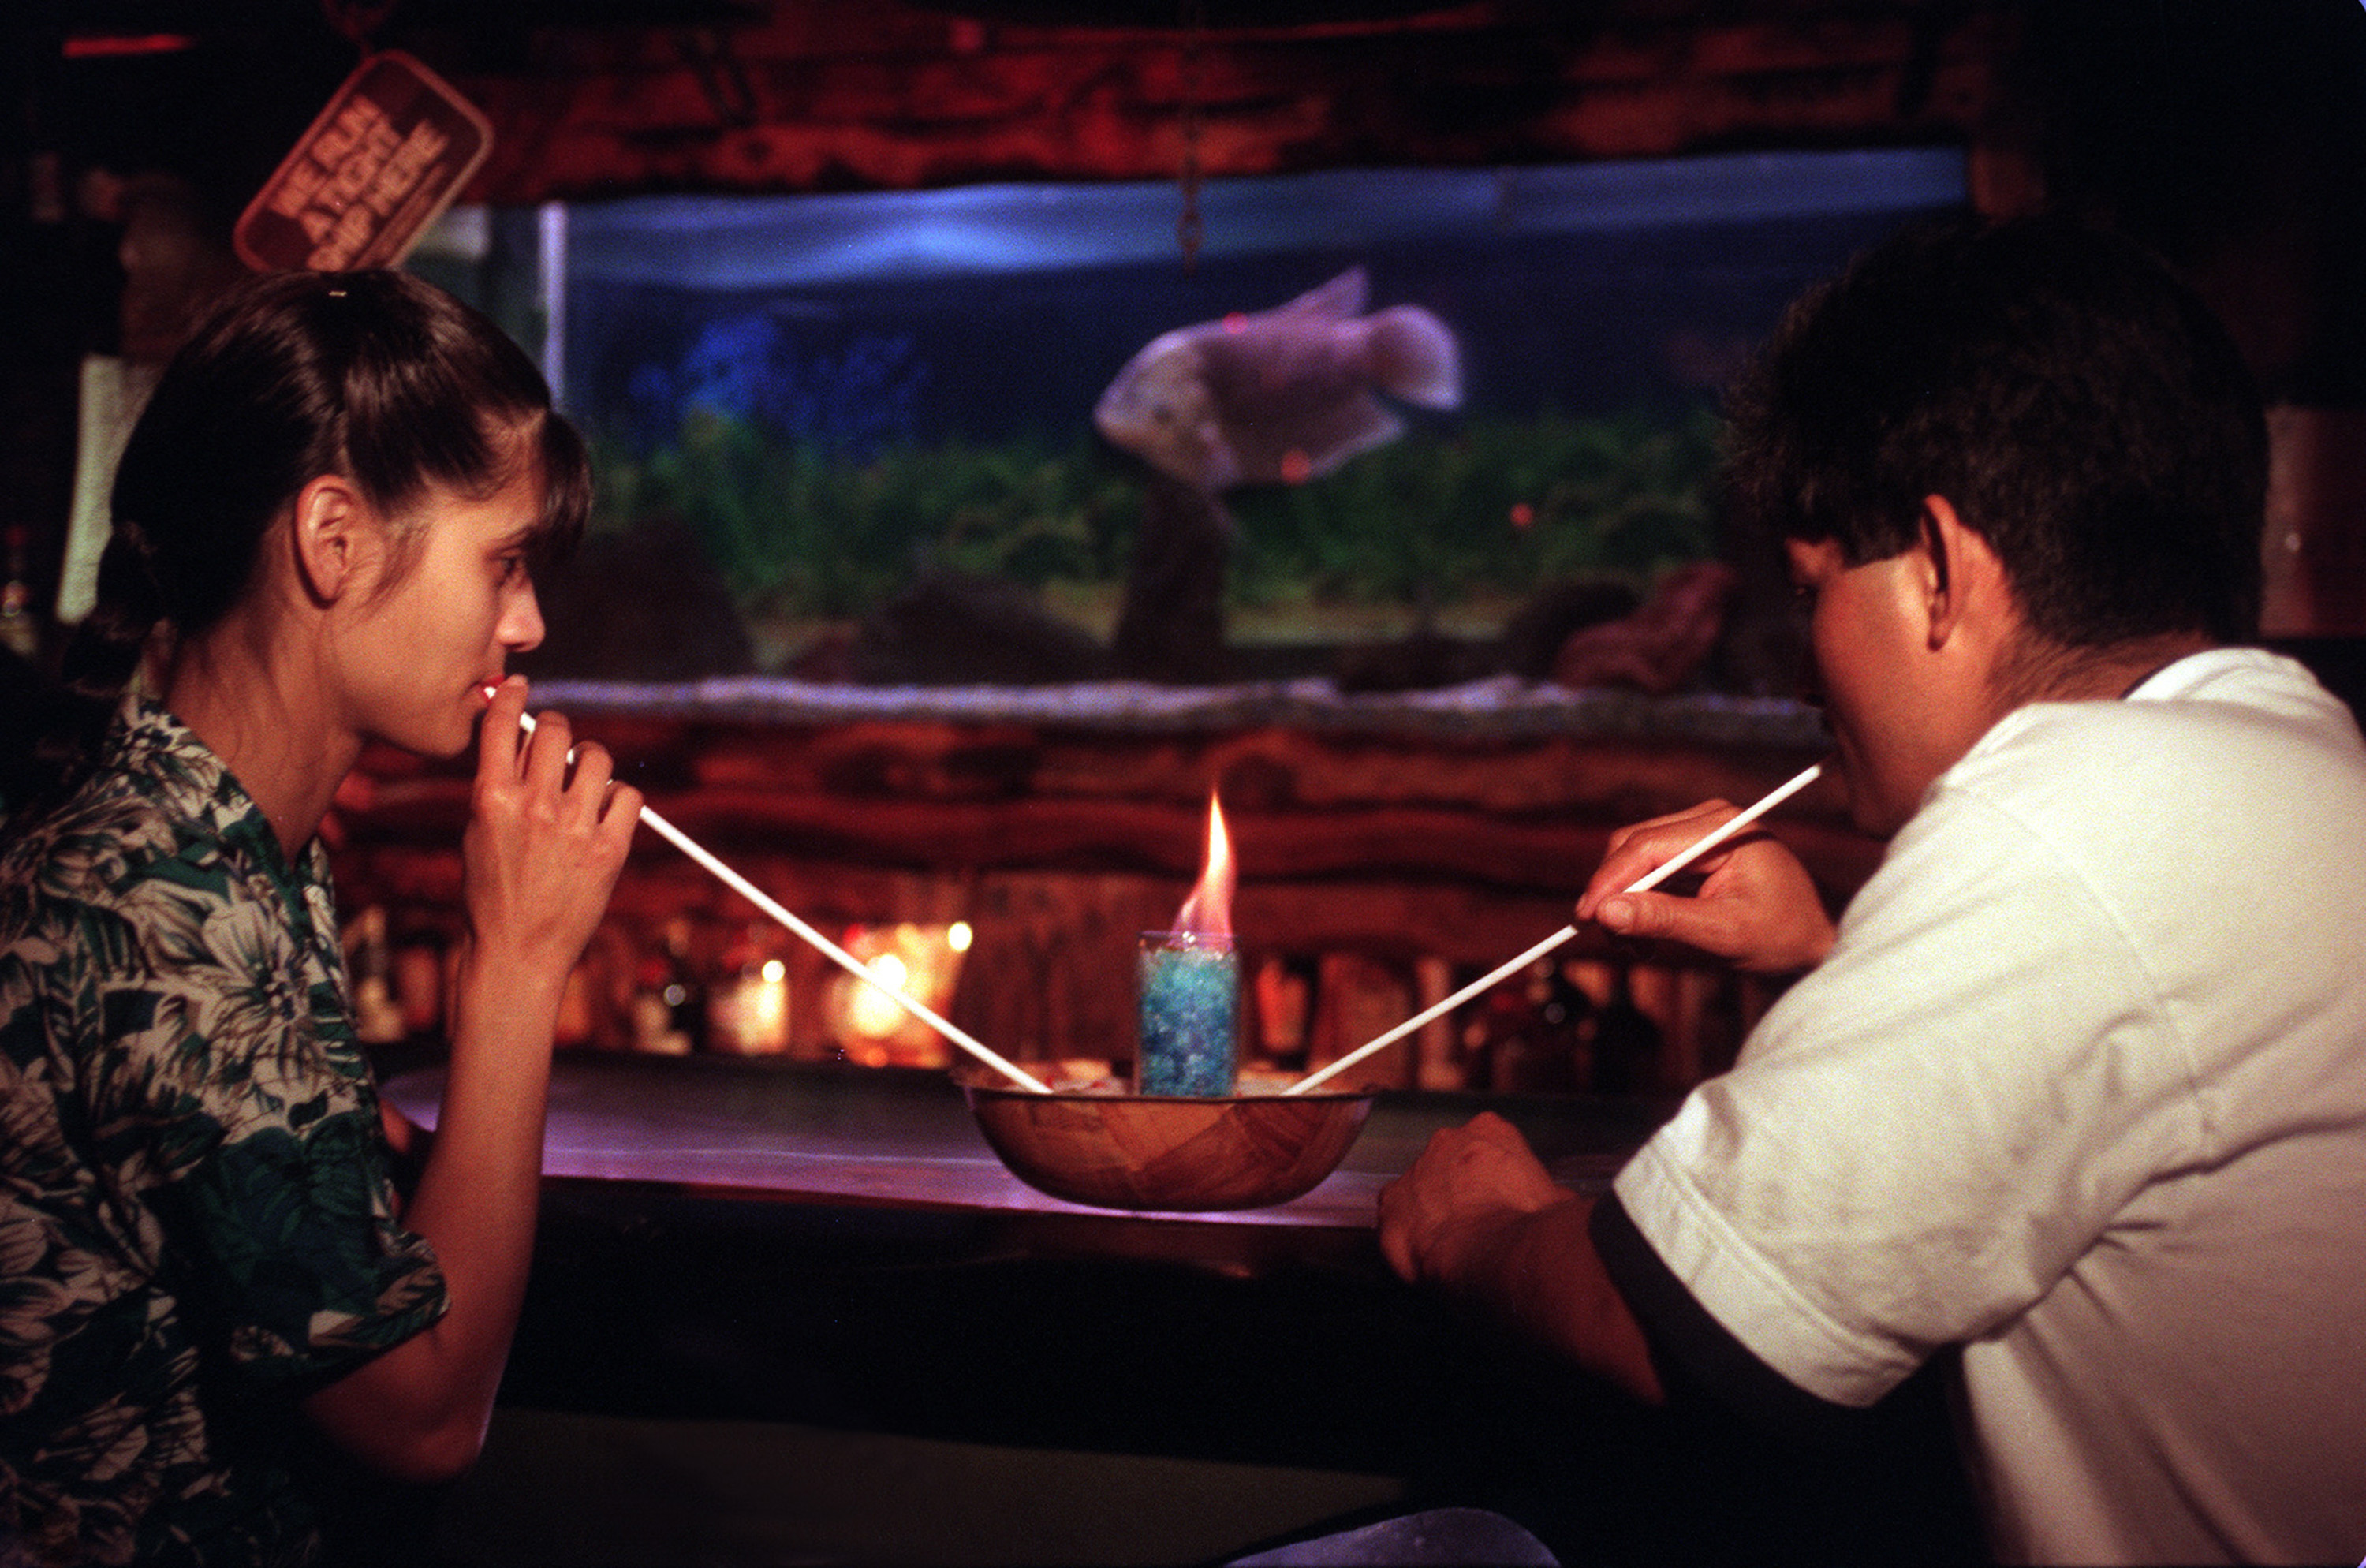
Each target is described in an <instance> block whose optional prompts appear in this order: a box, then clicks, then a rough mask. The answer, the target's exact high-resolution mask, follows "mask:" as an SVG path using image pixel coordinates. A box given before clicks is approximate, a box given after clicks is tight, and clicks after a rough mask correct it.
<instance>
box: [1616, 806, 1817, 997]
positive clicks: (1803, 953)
mask: <svg viewBox="0 0 2366 1568" xmlns="http://www.w3.org/2000/svg"><path fill="white" fill-rule="evenodd" d="M1734 809H1735V808H1734V807H1731V806H1729V805H1728V804H1726V803H1725V802H1724V801H1721V800H1718V801H1711V802H1709V803H1708V804H1707V805H1705V806H1697V807H1694V808H1693V809H1691V810H1690V811H1681V812H1678V813H1676V814H1675V815H1673V816H1670V817H1658V818H1652V819H1651V821H1649V822H1639V823H1637V824H1635V825H1634V826H1633V827H1631V828H1621V829H1619V830H1618V831H1617V832H1616V833H1614V834H1612V835H1611V837H1610V851H1609V853H1607V854H1606V855H1605V856H1603V859H1602V863H1601V864H1600V865H1599V866H1597V867H1595V868H1594V876H1593V878H1592V880H1590V881H1589V882H1587V883H1586V885H1585V892H1584V893H1583V895H1582V896H1581V897H1579V899H1578V901H1577V916H1578V919H1581V920H1593V921H1594V922H1596V923H1598V924H1599V925H1600V926H1601V927H1602V929H1603V930H1605V931H1609V932H1610V933H1611V934H1612V935H1614V936H1624V937H1638V938H1641V939H1643V940H1646V941H1654V942H1680V943H1682V944H1684V946H1686V947H1690V948H1694V949H1696V950H1697V951H1699V952H1702V953H1708V954H1710V955H1711V956H1713V957H1717V958H1721V959H1724V960H1725V961H1726V962H1727V963H1729V964H1732V965H1734V966H1735V967H1736V968H1739V969H1747V970H1750V971H1752V973H1754V974H1761V975H1795V974H1797V973H1799V972H1800V971H1802V970H1806V969H1812V968H1814V967H1815V966H1816V965H1817V964H1820V963H1822V962H1823V958H1824V954H1825V953H1829V952H1831V946H1832V937H1833V928H1832V922H1831V917H1830V916H1829V915H1827V914H1825V913H1824V906H1823V900H1822V899H1821V898H1820V897H1819V896H1818V895H1817V892H1816V885H1815V881H1814V879H1813V878H1811V877H1810V876H1808V868H1807V867H1806V866H1804V865H1802V864H1800V863H1799V859H1798V857H1797V855H1794V854H1793V853H1792V852H1790V851H1789V850H1787V849H1785V848H1784V847H1783V846H1782V845H1781V844H1780V843H1778V842H1776V841H1775V840H1774V839H1772V838H1769V837H1767V836H1766V835H1765V834H1763V833H1759V832H1744V833H1741V834H1739V835H1737V836H1736V837H1735V838H1734V840H1733V841H1732V842H1730V843H1729V844H1725V845H1721V846H1719V847H1718V849H1716V850H1713V851H1711V852H1709V853H1707V854H1706V855H1704V856H1702V857H1701V859H1700V860H1699V861H1698V862H1697V863H1696V869H1697V870H1699V871H1700V872H1702V873H1703V874H1704V875H1703V878H1702V881H1701V885H1700V889H1699V891H1698V892H1697V893H1696V894H1694V895H1693V896H1692V897H1676V896H1674V895H1671V894H1666V893H1628V892H1626V891H1624V889H1625V888H1627V887H1628V886H1631V885H1632V884H1633V883H1634V882H1635V880H1636V879H1637V878H1638V877H1640V876H1643V875H1644V874H1647V873H1649V872H1651V871H1652V870H1654V869H1656V868H1657V867H1659V866H1660V865H1662V863H1665V862H1667V861H1670V860H1673V859H1674V858H1675V857H1676V855H1678V854H1679V853H1681V852H1683V851H1684V849H1686V848H1687V847H1688V846H1690V845H1691V844H1692V843H1693V842H1694V841H1695V840H1697V839H1699V838H1700V837H1701V835H1702V834H1704V833H1707V832H1709V831H1711V830H1712V829H1715V828H1717V827H1718V825H1719V824H1720V823H1722V822H1724V821H1725V820H1726V819H1727V818H1730V817H1731V816H1733V814H1734Z"/></svg>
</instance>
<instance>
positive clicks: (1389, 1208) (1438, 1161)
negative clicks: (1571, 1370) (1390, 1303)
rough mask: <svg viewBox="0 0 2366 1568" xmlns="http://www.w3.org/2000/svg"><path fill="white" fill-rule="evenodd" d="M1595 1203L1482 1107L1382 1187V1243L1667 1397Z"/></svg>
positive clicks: (1520, 1322) (1595, 1365)
mask: <svg viewBox="0 0 2366 1568" xmlns="http://www.w3.org/2000/svg"><path fill="white" fill-rule="evenodd" d="M1593 1208H1594V1203H1593V1201H1592V1200H1591V1199H1587V1198H1583V1197H1580V1196H1579V1195H1578V1194H1576V1193H1574V1192H1572V1191H1570V1190H1568V1189H1566V1188H1563V1187H1559V1186H1556V1185H1554V1183H1553V1180H1552V1178H1551V1177H1550V1176H1549V1175H1548V1174H1547V1173H1546V1171H1545V1168H1544V1167H1543V1165H1542V1164H1540V1163H1539V1162H1538V1159H1537V1157H1536V1156H1535V1155H1534V1154H1533V1153H1531V1152H1530V1150H1529V1148H1528V1145H1527V1141H1526V1140H1524V1139H1523V1138H1522V1137H1521V1136H1520V1134H1519V1133H1518V1132H1517V1131H1516V1130H1515V1128H1514V1127H1513V1126H1512V1124H1511V1123H1510V1122H1506V1121H1504V1119H1503V1118H1502V1117H1500V1116H1497V1115H1495V1114H1494V1113H1493V1112H1492V1111H1482V1112H1481V1113H1480V1114H1479V1116H1478V1117H1477V1118H1476V1119H1474V1120H1473V1121H1471V1122H1470V1123H1469V1124H1468V1125H1465V1126H1462V1127H1458V1128H1451V1129H1448V1131H1446V1132H1442V1133H1439V1134H1436V1135H1435V1136H1434V1137H1432V1138H1431V1139H1430V1141H1429V1146H1428V1147H1427V1148H1425V1149H1424V1150H1423V1151H1422V1154H1421V1157H1420V1158H1419V1159H1417V1160H1415V1161H1414V1164H1413V1168H1411V1169H1409V1170H1407V1171H1406V1172H1405V1173H1404V1175H1403V1176H1402V1177H1400V1178H1398V1179H1396V1180H1395V1181H1392V1182H1391V1183H1390V1184H1389V1185H1388V1187H1387V1188H1386V1189H1385V1190H1382V1192H1381V1193H1380V1250H1381V1251H1382V1252H1383V1253H1384V1254H1386V1256H1387V1258H1388V1260H1389V1263H1390V1266H1391V1267H1392V1268H1394V1269H1396V1271H1397V1272H1398V1273H1399V1274H1401V1275H1403V1277H1404V1278H1405V1279H1406V1280H1409V1281H1411V1282H1413V1283H1415V1284H1428V1285H1435V1286H1437V1287H1438V1288H1440V1289H1442V1290H1443V1291H1445V1292H1447V1293H1448V1295H1451V1296H1453V1297H1455V1298H1457V1299H1458V1300H1459V1301H1461V1302H1463V1303H1466V1304H1468V1305H1470V1306H1471V1307H1472V1308H1474V1309H1476V1310H1478V1311H1480V1312H1482V1313H1485V1314H1489V1315H1491V1316H1493V1317H1497V1318H1500V1319H1502V1320H1504V1322H1505V1323H1507V1324H1508V1325H1511V1326H1512V1327H1513V1328H1514V1329H1515V1331H1517V1332H1519V1333H1520V1334H1522V1335H1525V1336H1526V1337H1528V1338H1530V1339H1533V1340H1535V1341H1536V1342H1537V1343H1538V1344H1540V1345H1543V1346H1545V1347H1546V1348H1549V1349H1553V1350H1557V1351H1559V1352H1560V1353H1561V1354H1562V1355H1565V1356H1567V1357H1569V1358H1570V1359H1572V1360H1573V1361H1575V1362H1577V1363H1578V1364H1579V1365H1580V1366H1583V1367H1584V1368H1586V1369H1587V1370H1588V1371H1592V1372H1594V1373H1595V1374H1596V1375H1598V1376H1601V1377H1604V1378H1607V1379H1608V1380H1610V1381H1611V1382H1615V1383H1617V1384H1618V1385H1619V1386H1620V1387H1622V1388H1624V1389H1626V1390H1627V1391H1628V1392H1629V1393H1633V1394H1634V1395H1635V1396H1636V1397H1637V1398H1639V1399H1641V1400H1644V1401H1647V1402H1648V1403H1651V1404H1659V1403H1660V1402H1661V1401H1662V1398H1663V1393H1662V1389H1661V1386H1660V1378H1659V1374H1658V1372H1657V1371H1655V1370H1654V1369H1653V1368H1652V1365H1651V1351H1650V1349H1649V1348H1648V1347H1647V1346H1646V1345H1645V1343H1644V1339H1643V1330H1642V1327H1641V1325H1639V1324H1638V1323H1637V1322H1636V1320H1635V1315H1634V1314H1633V1313H1632V1312H1630V1311H1629V1310H1628V1305H1627V1303H1626V1301H1625V1299H1624V1298H1623V1297H1621V1296H1620V1295H1619V1293H1618V1290H1617V1286H1615V1285H1613V1284H1612V1283H1611V1280H1610V1276H1609V1275H1608V1274H1607V1273H1606V1271H1605V1270H1604V1269H1603V1267H1602V1259H1601V1258H1600V1257H1599V1256H1598V1255H1597V1254H1596V1253H1595V1251H1594V1242H1593V1238H1592V1237H1591V1235H1589V1234H1588V1231H1587V1220H1588V1218H1589V1216H1590V1215H1591V1213H1592V1212H1593Z"/></svg>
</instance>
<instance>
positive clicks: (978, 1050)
mask: <svg viewBox="0 0 2366 1568" xmlns="http://www.w3.org/2000/svg"><path fill="white" fill-rule="evenodd" d="M518 723H519V724H521V725H523V726H524V728H525V730H526V732H527V733H528V734H532V733H533V732H534V716H533V715H532V714H520V715H518ZM570 755H571V753H570ZM641 820H642V821H644V822H646V823H648V825H649V826H650V827H652V828H654V829H657V830H658V832H659V834H660V835H661V836H662V837H664V838H665V839H666V840H669V841H670V842H671V843H672V845H673V847H674V848H676V849H678V850H680V851H681V852H682V853H684V854H686V855H688V856H689V857H690V858H691V859H693V860H694V861H696V862H697V863H699V864H701V865H703V866H704V867H705V868H706V869H707V870H709V871H711V872H713V873H714V874H715V875H716V876H717V877H720V878H721V879H722V881H723V885H724V886H727V887H728V888H730V889H731V890H732V891H733V892H734V893H737V894H738V895H739V896H740V897H742V898H745V899H747V900H748V901H749V903H751V904H753V905H755V906H756V908H759V909H761V910H763V911H764V913H766V914H768V915H770V916H772V919H776V920H778V921H780V922H781V924H783V925H784V926H786V927H788V928H789V930H791V931H794V932H796V934H797V935H799V936H801V937H803V938H805V939H806V941H807V942H811V943H813V944H814V946H816V947H817V948H819V949H820V950H821V952H822V953H823V954H824V955H825V956H827V957H828V958H829V959H830V960H832V961H833V962H834V963H836V964H838V966H839V968H841V969H843V970H845V971H846V972H847V973H848V974H850V975H851V976H854V977H855V978H856V979H858V980H861V981H862V982H863V983H864V984H866V985H868V986H871V987H873V988H874V989H876V990H878V991H880V992H881V993H883V994H884V995H885V996H886V997H887V998H888V999H889V1000H891V1001H893V1002H894V1003H895V1004H896V1006H897V1007H900V1008H902V1009H903V1010H905V1011H906V1012H907V1013H910V1014H911V1015H912V1016H913V1017H914V1018H917V1019H918V1020H919V1021H921V1022H922V1023H925V1024H927V1025H928V1026H929V1028H931V1029H933V1030H935V1031H936V1032H938V1033H940V1034H941V1035H943V1036H944V1037H945V1038H946V1039H948V1040H950V1041H952V1043H954V1044H956V1045H958V1046H960V1047H961V1048H962V1049H963V1050H964V1051H966V1052H968V1053H969V1054H970V1055H973V1056H975V1057H976V1058H977V1059H978V1060H979V1061H981V1062H984V1063H985V1064H986V1066H989V1067H992V1068H993V1069H994V1070H995V1071H996V1072H997V1073H1000V1074H1002V1075H1004V1076H1005V1077H1008V1078H1010V1079H1011V1080H1012V1081H1013V1082H1015V1083H1017V1084H1019V1085H1020V1086H1021V1087H1022V1088H1025V1089H1033V1090H1034V1091H1035V1092H1036V1093H1037V1094H1049V1093H1051V1092H1052V1090H1051V1088H1050V1086H1048V1085H1047V1084H1045V1083H1044V1082H1043V1081H1042V1079H1041V1078H1038V1077H1035V1076H1034V1075H1032V1074H1031V1073H1028V1072H1024V1071H1022V1070H1021V1069H1020V1068H1018V1067H1016V1066H1012V1065H1011V1064H1010V1063H1008V1062H1006V1061H1004V1060H1003V1059H1002V1057H1001V1056H999V1055H997V1054H996V1053H995V1052H993V1051H991V1050H988V1049H987V1048H986V1045H985V1044H984V1043H981V1042H979V1041H977V1040H975V1039H974V1038H972V1037H971V1035H970V1034H969V1032H967V1031H965V1030H963V1029H961V1028H959V1027H957V1026H956V1025H954V1024H953V1023H952V1021H950V1020H948V1019H943V1018H940V1017H938V1016H937V1014H936V1012H935V1010H933V1009H931V1008H929V1006H928V1005H927V1004H926V1003H924V1002H921V1001H919V1000H918V999H917V998H912V997H909V996H907V995H906V994H905V993H904V992H903V991H902V990H901V989H900V988H898V987H896V986H892V985H890V984H888V982H887V981H886V980H885V979H884V978H883V977H882V976H880V975H879V973H878V972H877V971H876V970H874V969H873V968H872V967H871V965H869V964H865V963H863V962H862V960H861V959H860V958H857V957H855V956H854V954H852V953H849V952H847V951H846V949H844V948H842V947H840V946H839V945H838V943H836V942H832V941H830V940H829V938H828V937H826V936H824V935H822V934H821V932H819V931H816V930H814V928H813V927H811V926H809V925H807V924H806V922H805V921H803V920H801V919H797V917H796V916H795V915H794V914H792V913H790V912H789V910H788V909H787V908H783V906H782V905H781V904H779V903H778V902H776V901H775V900H774V899H773V898H772V897H771V896H770V895H768V894H767V893H765V891H764V890H763V889H762V888H760V887H759V886H756V885H755V884H754V883H752V882H750V881H749V880H748V879H747V878H746V877H744V876H742V875H740V874H738V872H736V871H734V870H732V869H731V868H730V867H729V866H727V865H726V864H724V863H722V862H721V861H719V860H716V859H715V857H714V856H713V855H711V854H708V853H707V852H706V851H705V850H704V848H703V847H701V846H700V844H699V842H698V840H695V839H693V838H692V837H691V836H690V835H689V834H687V833H685V832H683V831H682V829H679V828H677V827H675V826H674V825H673V824H672V823H670V822H669V821H667V820H666V819H665V818H662V817H660V816H659V815H658V814H657V813H656V812H654V811H652V810H650V809H649V808H648V807H646V806H644V807H641Z"/></svg>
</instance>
